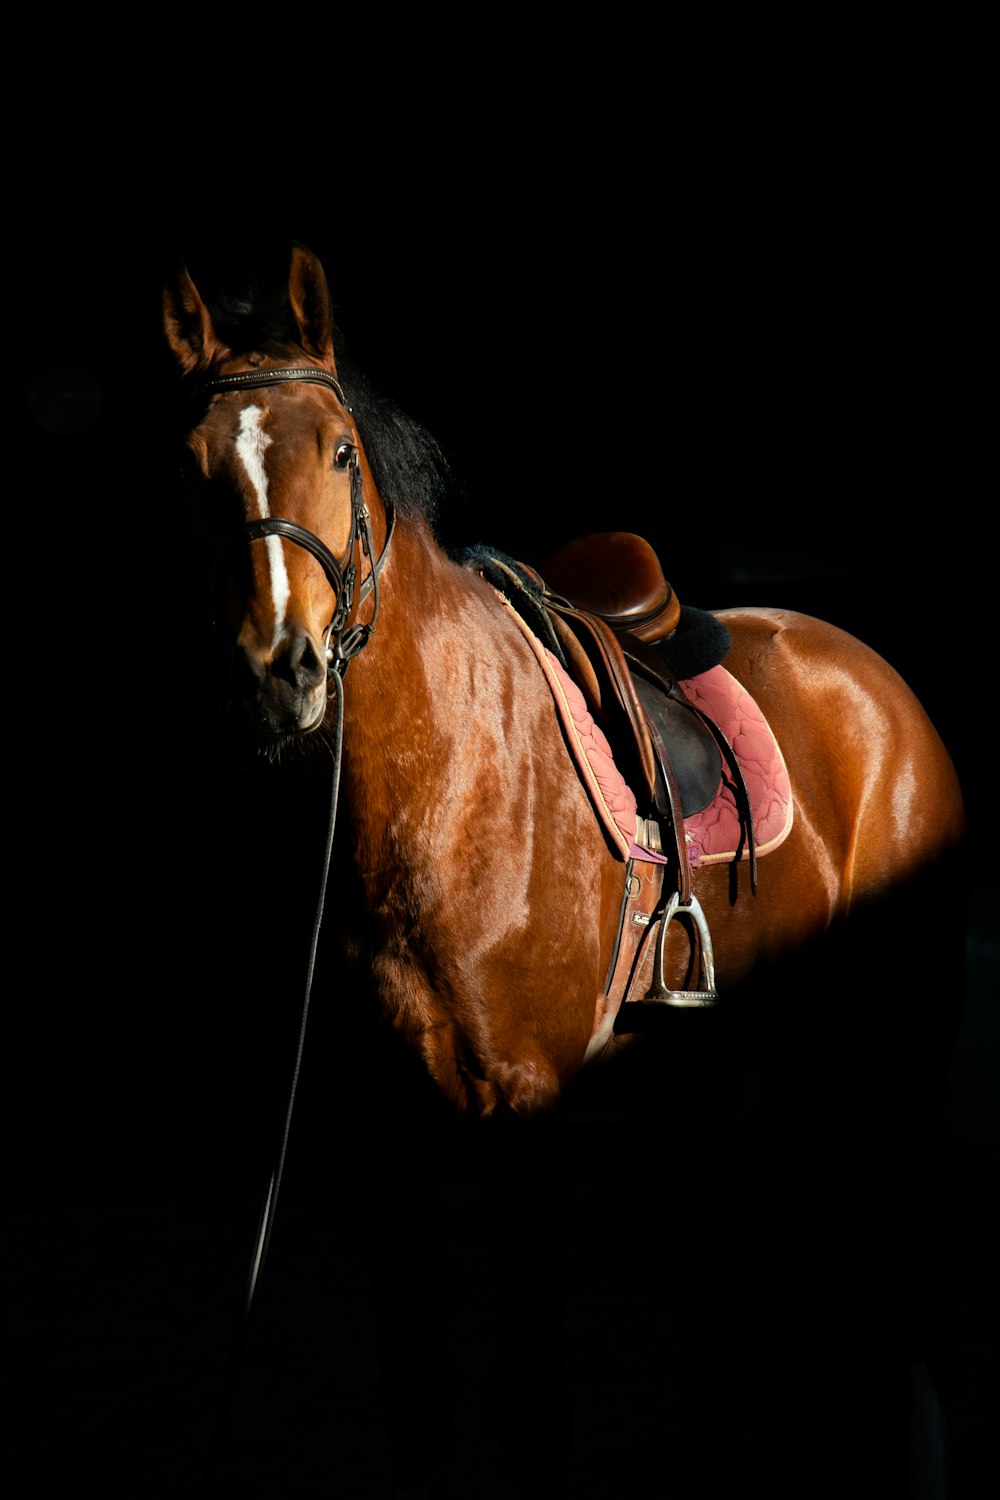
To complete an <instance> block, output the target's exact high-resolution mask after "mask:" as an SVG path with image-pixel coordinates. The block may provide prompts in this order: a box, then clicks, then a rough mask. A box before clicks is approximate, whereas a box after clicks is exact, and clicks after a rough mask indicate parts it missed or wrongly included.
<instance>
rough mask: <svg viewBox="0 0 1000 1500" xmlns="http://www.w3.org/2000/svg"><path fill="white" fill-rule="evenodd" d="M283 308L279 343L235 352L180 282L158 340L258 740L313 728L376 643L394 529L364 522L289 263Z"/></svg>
mask: <svg viewBox="0 0 1000 1500" xmlns="http://www.w3.org/2000/svg"><path fill="white" fill-rule="evenodd" d="M287 297H288V309H289V317H288V326H287V330H283V331H282V332H281V333H276V332H275V331H274V330H273V329H272V330H271V331H265V329H264V325H263V323H258V324H257V325H256V327H255V331H254V333H253V335H250V334H242V335H240V336H236V335H234V334H232V333H230V332H229V331H228V324H227V322H226V320H225V317H224V315H221V316H220V315H219V314H216V315H215V316H213V314H212V312H210V310H209V307H208V305H207V304H206V302H205V301H204V300H203V299H202V296H201V294H200V293H199V291H198V289H197V287H196V286H195V284H194V282H193V280H192V278H191V276H190V275H189V274H188V272H187V270H186V269H182V270H180V271H179V272H178V273H177V275H176V276H175V277H174V278H173V279H172V280H171V281H170V282H169V283H168V284H167V286H166V287H165V288H164V293H163V327H164V332H165V334H166V339H167V343H168V346H169V348H170V350H171V352H172V354H173V357H174V359H175V360H176V363H177V366H178V368H179V371H180V373H181V374H182V375H183V376H184V380H185V386H186V387H187V388H188V390H189V392H190V397H191V402H192V421H193V425H189V426H188V430H187V436H186V443H185V474H186V478H187V480H188V483H189V485H190V489H191V494H192V501H193V509H194V512H195V517H196V521H197V523H198V526H199V530H200V532H201V535H202V540H203V544H204V546H205V549H206V555H207V559H208V562H209V565H210V567H211V569H212V584H213V592H214V595H215V600H216V607H217V622H218V624H219V625H220V626H221V628H222V629H223V630H224V632H225V633H226V634H227V636H228V637H229V639H230V640H231V642H232V645H233V649H234V676H235V681H236V684H237V686H238V689H239V691H240V693H241V696H242V699H243V702H244V705H245V707H246V709H247V711H248V713H249V716H250V718H251V721H252V722H254V723H255V724H256V726H257V727H258V728H259V729H260V730H261V731H262V732H263V733H264V734H266V735H284V734H290V733H299V732H309V731H312V730H314V729H317V728H318V727H319V726H320V725H321V724H322V722H323V720H324V717H325V714H326V705H327V698H328V691H329V689H328V681H329V678H330V675H331V674H332V673H334V672H337V673H340V674H342V673H343V671H344V670H345V669H346V665H347V663H348V661H349V660H350V658H351V656H352V655H354V654H356V652H357V651H358V650H360V649H361V647H362V646H363V645H364V644H365V643H366V641H367V639H368V635H369V634H370V632H371V629H372V628H373V625H374V615H375V612H376V610H377V605H378V571H379V568H380V566H381V556H382V555H384V547H385V543H386V540H387V537H388V534H389V529H390V528H389V524H388V522H387V520H386V516H385V511H384V509H383V507H382V505H381V503H379V504H377V505H373V506H372V512H370V511H369V508H368V504H367V500H366V497H367V496H370V497H372V498H373V499H375V498H376V496H375V486H374V482H373V480H372V477H371V473H370V470H369V468H368V463H367V459H366V457H365V454H364V450H363V448H362V445H361V441H360V438H359V436H358V431H357V428H356V426H355V422H354V417H353V415H352V413H351V410H350V407H349V406H348V403H347V399H346V396H345V394H344V391H343V389H342V387H341V384H340V381H339V379H338V375H337V366H336V361H335V358H334V344H333V312H332V306H331V300H330V293H329V288H328V286H327V281H326V277H325V275H324V272H323V269H322V267H321V266H320V264H319V262H318V260H317V259H316V258H315V257H314V256H313V255H312V254H311V253H310V252H309V251H307V250H305V249H303V248H301V247H295V248H294V249H293V251H292V256H291V264H290V268H289V278H288V289H287ZM246 326H248V327H254V325H253V324H247V325H246ZM251 337H252V338H253V339H254V342H253V343H252V344H251V345H249V346H248V345H247V343H246V340H247V339H248V338H251ZM373 512H374V513H375V516H376V520H375V522H374V525H375V527H376V530H377V531H378V533H379V535H378V537H377V540H378V543H379V545H380V546H381V547H382V548H383V553H382V555H378V556H377V554H376V552H375V548H374V543H373V536H372V525H373V522H372V513H373ZM365 557H367V558H368V563H367V564H366V563H365V561H364V559H365ZM376 558H377V560H376ZM369 595H374V599H373V605H372V608H371V610H370V612H369V618H368V619H367V621H366V623H364V624H361V623H359V621H358V612H359V608H360V606H361V605H362V603H363V602H364V601H365V600H366V599H367V598H368V596H369Z"/></svg>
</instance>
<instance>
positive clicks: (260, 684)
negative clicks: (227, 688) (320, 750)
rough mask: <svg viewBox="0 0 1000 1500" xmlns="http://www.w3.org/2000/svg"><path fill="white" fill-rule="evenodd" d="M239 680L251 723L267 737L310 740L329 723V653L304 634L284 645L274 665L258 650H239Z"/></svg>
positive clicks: (240, 647) (245, 647)
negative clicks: (326, 720)
mask: <svg viewBox="0 0 1000 1500" xmlns="http://www.w3.org/2000/svg"><path fill="white" fill-rule="evenodd" d="M233 680H234V685H235V687H236V689H237V691H238V692H239V695H240V698H241V700H242V702H243V707H244V710H245V712H246V713H247V716H248V717H249V719H250V721H251V723H252V724H253V725H254V726H255V728H257V729H258V730H259V731H260V732H261V733H263V734H265V735H284V734H308V733H310V732H311V731H312V730H314V729H318V728H319V726H320V725H321V724H322V722H323V718H324V716H325V714H326V705H327V658H326V651H325V649H324V648H323V646H322V644H321V643H320V642H318V641H316V640H314V639H313V637H312V636H311V635H309V634H307V633H306V632H304V631H302V632H300V633H298V634H296V635H294V636H291V637H290V638H289V639H288V640H286V641H285V642H283V643H282V645H281V646H280V647H279V649H278V650H277V652H275V653H274V654H273V655H272V656H271V657H270V659H269V660H267V659H265V658H264V657H263V656H262V655H261V654H260V652H259V651H257V650H255V649H254V647H253V646H252V645H243V644H237V646H236V649H235V652H234V655H233Z"/></svg>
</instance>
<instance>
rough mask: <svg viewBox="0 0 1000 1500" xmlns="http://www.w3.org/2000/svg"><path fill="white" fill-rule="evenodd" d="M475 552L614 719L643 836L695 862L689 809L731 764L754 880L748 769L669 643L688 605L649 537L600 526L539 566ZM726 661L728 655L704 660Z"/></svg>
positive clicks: (598, 708) (602, 719)
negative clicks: (688, 843) (689, 848)
mask: <svg viewBox="0 0 1000 1500" xmlns="http://www.w3.org/2000/svg"><path fill="white" fill-rule="evenodd" d="M475 551H476V552H477V554H479V555H478V556H477V558H476V562H477V565H481V564H482V563H483V561H484V556H485V558H486V559H488V562H489V567H488V568H486V569H484V571H486V572H487V576H490V574H491V573H492V574H493V581H494V582H495V583H497V585H498V586H499V587H501V588H502V589H503V590H504V592H506V593H507V594H508V596H510V597H511V602H512V603H514V604H515V606H516V607H517V608H519V609H522V610H524V612H525V615H526V617H527V619H528V623H529V624H531V625H532V628H534V629H535V630H536V632H537V633H538V634H539V635H540V636H541V637H542V639H543V640H545V642H546V644H547V645H548V646H549V648H550V649H551V650H552V651H553V652H554V654H555V655H556V657H557V658H558V659H559V660H560V662H561V663H562V665H563V666H564V667H565V669H566V670H567V671H568V672H569V674H570V676H571V677H572V678H573V679H574V681H575V682H576V683H577V685H578V686H579V688H580V690H581V691H582V693H583V695H584V698H585V700H586V702H587V706H588V708H589V709H590V711H591V713H592V714H593V715H594V718H595V719H596V720H597V722H598V723H600V724H601V725H602V727H603V728H604V731H605V733H606V734H607V737H608V740H609V742H610V744H611V746H612V749H613V751H614V754H615V758H616V760H617V761H618V764H619V768H620V769H621V771H622V774H623V775H624V776H625V779H626V781H628V782H629V784H630V785H631V786H632V788H633V791H634V792H635V794H636V800H637V803H638V807H639V813H638V816H639V822H640V825H641V826H640V827H639V828H638V829H637V842H639V843H645V844H646V846H647V847H652V848H658V849H659V848H664V849H665V848H666V847H667V845H666V843H665V840H666V839H669V841H670V843H671V844H672V845H673V846H674V847H675V848H676V851H677V860H678V864H679V866H680V867H682V869H684V870H685V871H686V864H687V861H686V856H685V853H684V836H683V820H684V818H685V817H689V816H691V815H692V814H693V813H697V812H701V811H702V809H703V808H705V807H707V806H708V805H709V803H710V802H711V801H712V799H713V798H714V796H715V794H716V792H717V791H718V788H719V783H720V780H721V778H722V775H723V768H724V767H725V769H726V772H727V774H728V776H729V779H730V781H731V783H732V784H733V785H734V787H735V795H736V800H737V805H738V807H739V811H740V817H741V820H742V821H743V823H744V828H745V838H746V841H747V846H748V848H749V856H750V859H749V862H750V878H751V885H752V887H754V888H755V886H756V861H755V858H754V851H753V820H752V817H751V814H750V803H749V797H748V795H747V792H746V788H745V785H744V782H743V775H742V771H741V770H740V767H739V765H738V763H737V761H736V757H735V755H734V753H733V750H732V748H731V746H730V745H729V742H728V741H727V740H726V738H725V735H724V734H723V733H722V731H721V730H720V729H719V728H718V726H717V725H716V724H715V723H714V722H713V721H712V720H711V719H710V718H709V717H708V715H707V714H705V713H703V712H702V711H701V710H700V709H698V708H696V707H695V706H694V705H693V704H692V703H691V702H690V701H689V700H688V699H687V698H686V697H685V696H684V694H683V692H682V691H681V689H680V687H679V685H678V678H677V674H676V673H675V671H674V670H673V668H672V667H671V665H670V658H669V644H670V642H671V641H672V639H673V638H674V636H675V634H676V633H677V632H678V630H679V628H680V627H681V626H682V624H683V622H684V615H685V611H683V610H682V608H681V604H680V600H679V599H678V597H677V595H676V593H675V592H674V590H673V588H672V587H671V585H670V584H669V583H668V582H667V580H666V578H665V576H664V573H663V568H662V566H661V564H660V560H659V558H658V556H657V554H656V552H655V551H654V549H653V547H652V546H651V545H650V544H649V542H647V541H646V540H645V539H644V538H643V537H640V536H637V535H635V534H634V533H633V532H626V531H610V532H596V533H593V534H591V535H588V536H584V537H580V538H579V539H578V540H576V541H573V542H570V543H568V544H567V545H566V546H564V547H562V548H560V550H559V551H558V552H556V553H555V554H554V555H553V556H552V557H550V558H549V559H548V561H547V562H545V563H544V564H543V565H542V568H541V570H540V571H535V570H534V569H532V568H530V567H528V566H527V565H526V564H524V563H515V562H513V561H512V560H511V559H508V558H504V557H503V556H502V555H499V554H497V553H488V552H485V549H475ZM694 613H700V612H694ZM725 644H728V640H726V642H725ZM721 649H722V650H723V651H724V649H725V646H723V647H722V648H721ZM716 660H721V656H719V657H717V658H716V659H708V660H707V661H706V662H705V664H704V665H703V666H702V668H701V670H707V668H708V666H712V665H715V664H716ZM650 840H652V842H650ZM681 884H682V885H684V884H686V882H685V881H683V880H682V881H681Z"/></svg>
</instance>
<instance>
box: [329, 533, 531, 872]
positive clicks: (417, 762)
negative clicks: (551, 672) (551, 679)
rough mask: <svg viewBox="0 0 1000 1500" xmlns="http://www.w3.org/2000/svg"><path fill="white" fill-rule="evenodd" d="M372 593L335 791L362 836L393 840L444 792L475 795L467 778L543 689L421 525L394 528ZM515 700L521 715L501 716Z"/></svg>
mask: <svg viewBox="0 0 1000 1500" xmlns="http://www.w3.org/2000/svg"><path fill="white" fill-rule="evenodd" d="M381 585H382V587H381V593H382V597H381V603H380V608H379V615H378V620H377V624H376V627H375V630H374V632H373V634H372V637H371V639H370V641H369V643H368V645H367V647H366V648H365V650H364V651H363V652H362V653H361V654H360V655H359V656H358V657H357V658H356V659H355V661H354V662H352V664H351V667H350V669H349V671H348V672H347V674H346V676H345V680H344V752H343V756H344V760H343V764H344V771H343V776H344V781H343V786H344V796H345V800H346V802H347V815H348V816H351V817H353V818H354V820H355V821H356V823H357V824H358V825H359V827H362V826H363V828H364V830H365V835H364V836H366V837H368V838H375V839H380V838H389V839H390V840H391V841H392V842H393V843H396V842H397V841H398V838H399V835H398V830H399V829H400V828H404V827H406V826H408V825H411V824H417V823H419V822H421V820H423V819H425V818H426V816H427V811H428V808H430V807H432V806H434V804H435V803H436V802H440V800H441V799H442V798H443V797H444V796H445V795H446V789H447V788H449V787H450V788H451V789H452V791H453V792H454V791H456V790H457V788H459V787H461V786H464V787H465V788H466V789H467V793H468V795H470V796H474V795H475V792H474V789H473V782H474V779H475V778H476V776H477V775H478V776H480V777H486V776H488V775H489V774H490V773H491V772H492V773H493V774H495V773H496V772H497V770H498V769H499V766H500V761H501V756H502V755H503V754H504V753H505V751H504V747H503V746H502V745H501V743H500V737H501V735H502V736H503V737H504V738H505V739H506V737H507V735H508V734H509V733H514V735H515V738H516V737H517V735H518V733H520V734H521V735H522V736H523V735H524V734H525V733H527V732H530V731H528V730H527V729H526V725H525V721H526V718H530V716H531V712H532V710H531V707H530V700H532V699H533V698H537V703H539V704H540V703H541V701H542V699H543V696H544V693H545V686H544V680H543V679H542V677H541V674H540V673H538V672H537V671H536V670H529V668H528V666H527V663H526V661H525V658H524V654H523V653H520V654H518V655H516V656H515V655H514V653H512V651H511V650H510V649H509V647H508V645H507V644H506V643H505V637H513V635H514V634H516V630H515V628H514V627H512V626H511V624H510V622H509V621H508V620H507V619H506V618H505V614H506V612H505V610H504V607H503V605H502V603H501V601H500V599H499V598H498V596H497V595H496V593H495V591H494V590H493V589H492V588H491V587H490V586H489V585H488V584H486V583H485V582H484V581H483V580H482V579H481V578H479V577H478V576H477V575H476V574H474V573H472V572H469V571H468V570H466V569H464V568H460V567H458V566H456V565H455V564H454V563H453V562H451V560H450V559H449V558H448V557H447V556H446V554H445V553H444V552H443V551H442V550H441V548H440V547H439V546H438V545H437V544H436V543H435V542H434V541H433V539H432V537H431V536H430V534H429V533H428V532H427V531H426V530H425V529H424V528H423V526H420V525H413V524H410V523H404V522H402V521H400V522H399V523H398V524H397V528H396V535H395V536H394V538H393V542H392V549H391V552H390V555H389V559H388V562H387V565H386V567H385V569H384V571H383V574H382V580H381ZM515 699H516V700H517V701H518V702H519V703H523V704H524V709H523V710H522V712H520V713H519V714H517V715H511V714H510V707H511V703H512V701H514V700H515ZM526 700H528V701H526ZM504 705H506V715H507V717H506V718H505V719H504V722H503V724H501V723H500V714H501V713H502V712H504ZM549 707H550V705H549ZM535 712H540V709H538V708H537V707H536V709H535ZM511 719H513V720H515V721H517V722H516V723H514V724H513V725H512V724H511V722H510V720H511ZM481 790H482V795H484V796H485V795H488V788H487V786H486V785H485V784H484V785H483V787H482V789H481Z"/></svg>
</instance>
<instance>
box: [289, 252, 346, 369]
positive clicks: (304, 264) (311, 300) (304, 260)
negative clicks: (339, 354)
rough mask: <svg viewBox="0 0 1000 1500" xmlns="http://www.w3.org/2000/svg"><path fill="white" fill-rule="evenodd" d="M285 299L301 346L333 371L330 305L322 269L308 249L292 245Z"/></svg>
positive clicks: (334, 367) (331, 313)
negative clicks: (290, 307) (288, 304)
mask: <svg viewBox="0 0 1000 1500" xmlns="http://www.w3.org/2000/svg"><path fill="white" fill-rule="evenodd" d="M288 300H289V302H290V303H291V306H292V312H293V313H294V314H295V321H296V323H297V324H298V326H299V337H300V341H301V343H302V347H303V349H304V350H305V351H306V353H307V354H311V355H312V356H313V358H314V359H319V360H322V362H323V363H324V364H325V365H326V366H327V368H328V369H330V370H333V371H334V372H336V365H335V364H334V358H333V305H332V303H331V301H330V288H329V286H328V285H327V280H326V273H325V272H324V270H323V267H322V266H321V265H320V263H319V261H318V260H317V259H316V257H315V255H313V253H312V251H311V250H306V249H305V247H304V246H303V245H296V246H295V247H294V248H293V250H292V263H291V266H290V267H289V272H288Z"/></svg>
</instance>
